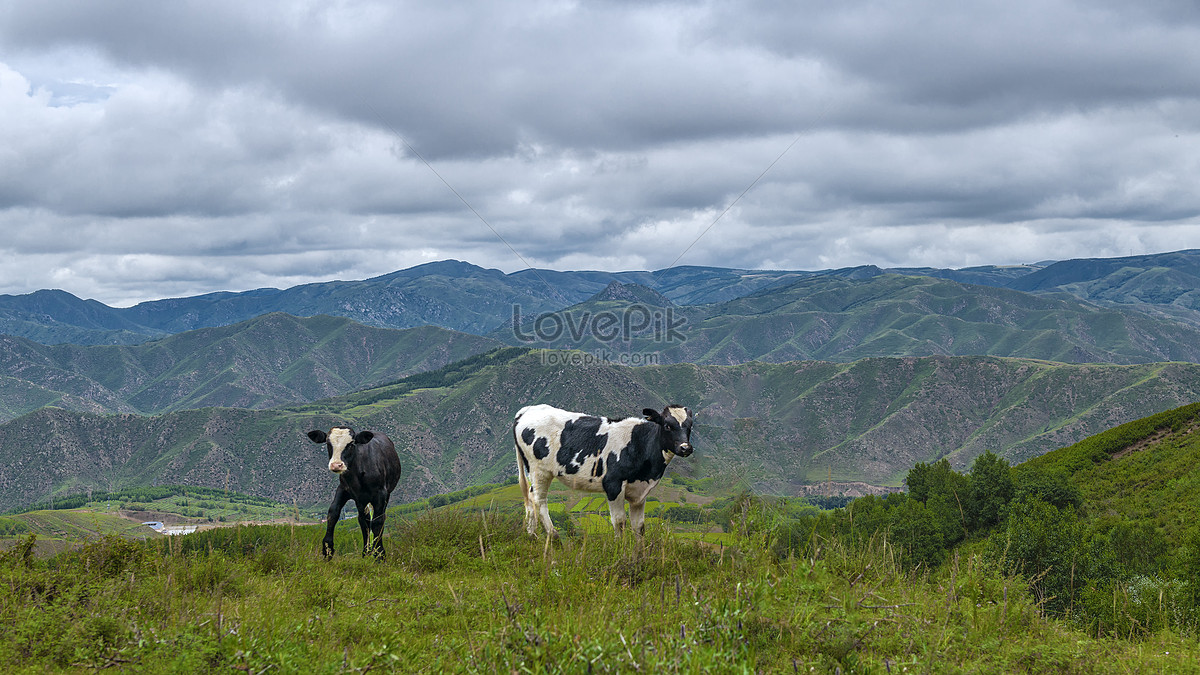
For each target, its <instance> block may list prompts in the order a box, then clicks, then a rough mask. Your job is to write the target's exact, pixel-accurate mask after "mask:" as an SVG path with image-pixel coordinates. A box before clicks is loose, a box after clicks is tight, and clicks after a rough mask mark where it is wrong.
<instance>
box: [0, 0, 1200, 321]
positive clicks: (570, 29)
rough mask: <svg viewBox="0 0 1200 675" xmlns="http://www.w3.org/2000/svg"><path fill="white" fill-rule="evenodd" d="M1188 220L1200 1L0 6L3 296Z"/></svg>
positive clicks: (904, 255) (1059, 240) (1163, 240)
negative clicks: (445, 263) (433, 264)
mask: <svg viewBox="0 0 1200 675" xmlns="http://www.w3.org/2000/svg"><path fill="white" fill-rule="evenodd" d="M422 158H423V159H422ZM768 169H769V170H768ZM764 172H765V173H764ZM756 181H757V182H756ZM747 188H749V189H747ZM743 193H744V195H743ZM739 197H740V198H739ZM731 205H732V207H731ZM1198 214H1200V5H1198V4H1197V3H1195V2H1194V1H1193V0H1178V1H1176V0H1141V1H1140V2H1136V3H1135V2H1128V1H1127V0H1119V1H1117V0H1114V1H1113V2H1104V1H1103V0H1088V1H1079V2H1070V1H1061V0H1004V1H1002V2H999V1H997V2H962V3H947V2H922V1H920V0H906V1H904V2H887V1H875V2H824V1H821V2H797V1H793V2H778V1H773V2H761V3H760V2H752V1H740V0H733V1H729V2H672V3H652V2H578V3H575V2H538V1H536V0H517V1H514V2H496V1H495V0H489V1H487V2H454V3H430V2H411V3H406V2H392V1H387V2H379V3H370V2H356V1H347V2H268V1H265V0H254V2H247V1H246V0H236V1H233V2H210V1H207V0H206V1H205V2H159V1H145V2H120V1H115V2H57V1H54V0H39V1H38V2H16V1H13V2H8V1H3V0H0V232H3V237H2V238H0V293H10V294H19V293H28V292H31V291H33V290H36V289H39V288H61V289H64V290H67V291H69V292H71V293H74V294H76V295H78V296H80V297H84V298H94V299H97V300H100V301H101V302H105V303H107V304H110V305H116V306H125V305H129V304H132V303H135V302H138V301H141V300H147V299H155V298H162V297H173V296H186V295H194V294H198V293H204V292H209V291H215V290H246V289H251V288H258V287H265V286H273V287H279V288H283V287H288V286H293V285H296V284H300V283H306V282H310V281H324V280H330V279H363V278H368V277H371V276H376V275H379V274H384V273H387V272H390V271H393V270H397V269H401V268H405V267H410V266H412V265H416V264H419V263H422V262H427V261H431V260H442V259H447V258H455V259H459V260H466V261H468V262H471V263H474V264H477V265H481V266H485V267H495V268H499V269H501V270H504V271H506V272H512V271H516V270H519V269H523V268H525V267H526V266H528V265H532V266H535V267H548V268H554V269H607V270H633V269H660V268H664V267H667V266H670V265H673V264H681V265H683V264H690V265H719V266H725V267H746V268H783V269H809V270H811V269H824V268H830V267H844V266H851V265H860V264H876V265H880V266H918V265H927V266H937V267H964V266H970V265H978V264H1009V263H1021V262H1034V261H1038V260H1045V259H1063V258H1072V257H1100V256H1105V257H1107V256H1122V255H1129V254H1140V253H1153V252H1161V251H1170V250H1178V249H1184V248H1200V215H1198Z"/></svg>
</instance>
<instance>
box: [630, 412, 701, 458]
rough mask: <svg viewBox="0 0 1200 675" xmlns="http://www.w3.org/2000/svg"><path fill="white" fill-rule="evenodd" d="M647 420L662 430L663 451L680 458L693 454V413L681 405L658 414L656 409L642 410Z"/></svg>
mask: <svg viewBox="0 0 1200 675" xmlns="http://www.w3.org/2000/svg"><path fill="white" fill-rule="evenodd" d="M642 414H643V415H645V416H646V419H648V420H650V421H651V422H654V423H655V424H657V425H658V426H659V428H661V429H662V443H663V451H664V452H670V453H672V454H675V455H679V456H680V457H687V456H688V455H690V454H692V443H691V439H692V419H693V416H692V411H691V410H688V409H687V408H685V407H683V406H681V405H669V406H667V407H665V408H663V410H662V412H658V411H657V410H655V409H654V408H646V409H644V410H642Z"/></svg>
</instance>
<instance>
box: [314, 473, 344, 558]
mask: <svg viewBox="0 0 1200 675" xmlns="http://www.w3.org/2000/svg"><path fill="white" fill-rule="evenodd" d="M348 501H350V495H349V494H348V493H347V492H346V491H345V490H343V489H342V486H341V485H340V484H339V485H338V487H337V489H336V490H334V491H333V502H332V503H331V504H330V505H329V515H328V516H326V518H325V539H324V540H322V541H321V554H322V555H324V556H325V557H326V558H330V557H332V556H333V528H335V527H337V524H338V519H339V518H341V517H342V507H344V506H345V505H346V502H348Z"/></svg>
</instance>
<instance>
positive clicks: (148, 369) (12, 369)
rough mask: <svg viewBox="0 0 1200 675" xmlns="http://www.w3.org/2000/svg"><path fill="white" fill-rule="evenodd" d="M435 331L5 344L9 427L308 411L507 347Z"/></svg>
mask: <svg viewBox="0 0 1200 675" xmlns="http://www.w3.org/2000/svg"><path fill="white" fill-rule="evenodd" d="M497 344H499V343H497V342H495V341H493V340H490V339H488V338H485V337H480V336H476V335H469V334H466V333H457V332H454V331H448V330H445V329H442V328H437V327H434V326H425V327H421V328H412V329H407V330H390V329H383V328H371V327H368V326H364V325H362V324H359V323H355V322H353V321H351V320H349V319H343V318H335V317H329V316H317V317H312V318H307V319H299V318H296V317H294V316H291V315H288V314H280V313H275V314H267V315H264V316H261V317H257V318H255V319H251V320H249V321H245V322H242V323H239V324H235V325H232V326H224V327H220V328H206V329H201V330H195V331H188V332H186V333H180V334H178V335H173V336H169V337H165V338H163V339H160V340H156V341H153V342H148V343H145V344H141V345H134V346H119V345H116V346H102V345H96V346H86V347H85V346H75V345H54V346H47V345H41V344H37V343H35V342H31V341H29V340H24V339H21V338H14V337H8V336H0V383H2V384H3V386H2V387H0V420H9V419H12V418H14V417H17V416H20V415H23V414H25V413H28V412H31V411H33V410H36V409H38V408H40V407H42V406H47V405H53V406H58V407H62V408H67V409H71V410H79V411H86V412H96V413H141V414H158V413H162V412H167V411H171V410H181V409H185V408H200V407H210V406H222V407H241V408H269V407H273V406H278V405H283V404H287V403H302V402H307V401H311V400H314V399H319V398H325V397H328V396H333V395H337V394H344V393H346V392H349V391H354V390H357V389H363V388H367V387H371V386H375V385H379V384H382V383H385V382H389V381H392V380H396V379H399V378H402V377H405V376H407V375H411V374H413V373H417V372H421V371H425V370H433V369H436V368H440V367H442V366H445V365H446V364H448V363H451V362H454V361H458V360H460V359H463V358H466V357H468V356H471V355H473V354H477V353H480V352H483V351H487V350H488V349H492V348H494V347H495V346H497Z"/></svg>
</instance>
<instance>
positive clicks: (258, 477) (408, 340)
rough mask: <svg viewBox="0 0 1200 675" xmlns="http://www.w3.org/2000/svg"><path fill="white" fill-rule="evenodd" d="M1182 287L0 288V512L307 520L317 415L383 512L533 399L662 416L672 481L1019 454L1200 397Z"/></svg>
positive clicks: (385, 281)
mask: <svg viewBox="0 0 1200 675" xmlns="http://www.w3.org/2000/svg"><path fill="white" fill-rule="evenodd" d="M1197 288H1200V251H1179V252H1175V253H1169V254H1160V255H1155V256H1133V257H1129V258H1114V259H1096V260H1073V261H1060V262H1041V263H1035V264H1031V265H1023V266H984V267H977V268H969V269H963V270H936V269H924V268H921V269H913V268H909V269H902V270H885V269H880V268H877V267H873V266H863V267H856V268H848V269H841V270H825V271H820V272H805V271H755V270H729V269H722V268H707V267H679V268H671V269H668V270H660V271H658V272H618V273H610V272H555V271H550V270H532V269H530V270H525V271H522V272H517V273H513V274H504V273H502V272H500V271H498V270H487V269H483V268H480V267H476V266H474V265H470V264H467V263H462V262H457V261H445V262H441V263H430V264H427V265H422V266H418V267H415V268H412V269H409V270H402V271H399V272H395V273H393V274H389V275H384V276H382V277H376V278H374V279H368V280H364V281H343V282H329V283H324V284H309V285H305V286H298V287H295V288H291V289H286V290H276V289H259V290H254V291H247V292H239V293H232V292H230V293H215V294H209V295H204V296H197V297H193V298H179V299H169V300H158V301H152V302H147V303H142V304H140V305H136V306H134V307H130V308H123V309H122V308H111V307H107V306H106V305H103V304H102V303H99V302H96V301H94V300H80V299H79V298H76V297H74V296H72V295H70V294H67V293H64V292H62V291H51V290H46V291H38V292H36V293H31V294H28V295H23V296H0V332H3V333H6V335H0V422H3V433H0V461H2V462H3V463H2V464H0V492H2V494H3V496H0V508H7V507H13V506H20V505H21V504H22V503H26V502H31V501H35V500H37V499H39V498H43V497H45V496H46V494H47V493H48V492H49V491H50V490H54V491H56V492H59V493H63V492H72V491H76V490H79V489H85V488H88V487H92V488H98V489H105V490H113V489H118V488H122V487H130V486H136V485H142V484H152V483H163V482H175V483H188V484H197V485H207V486H211V487H230V488H232V489H237V490H239V491H242V492H247V493H250V494H256V495H262V496H269V497H273V498H276V499H284V500H289V501H290V500H296V501H298V502H302V503H306V504H307V503H312V502H315V501H320V500H321V499H323V498H324V497H325V496H326V495H325V492H327V491H328V490H329V489H331V484H330V482H329V476H328V475H327V474H328V472H327V471H325V470H324V469H323V468H322V466H321V463H320V462H319V461H314V458H313V456H312V452H311V450H312V448H310V447H308V445H306V444H305V443H303V442H301V441H302V440H303V432H305V431H307V430H309V429H310V428H315V427H323V426H325V427H327V426H330V425H332V424H335V423H351V424H354V425H356V426H361V427H374V428H378V429H384V430H387V431H388V433H389V434H390V435H393V438H395V439H396V440H397V447H398V448H400V449H401V452H402V456H403V459H404V462H405V466H406V477H405V480H404V481H403V482H402V484H401V488H400V490H401V495H402V496H401V497H398V498H417V497H423V496H427V495H429V494H433V493H437V492H443V491H447V490H453V489H458V488H462V487H465V486H468V485H471V484H473V483H475V482H480V481H486V480H494V479H498V478H502V477H504V476H507V475H508V474H509V473H511V471H512V467H511V466H510V464H511V461H510V458H509V455H510V454H511V447H510V445H511V441H510V440H509V439H508V438H507V434H508V426H509V424H510V420H511V415H512V413H513V412H514V411H515V410H516V409H517V408H519V407H520V406H521V405H525V404H527V403H532V402H553V403H556V404H558V405H560V406H563V407H567V408H573V409H578V410H587V411H592V412H597V413H601V414H609V415H618V416H619V415H622V414H632V413H635V412H636V411H637V410H640V409H641V408H642V407H646V406H656V405H661V404H664V403H667V402H682V403H685V404H687V405H689V406H691V407H693V409H694V410H696V411H698V414H699V415H700V418H699V419H700V421H699V423H698V427H697V442H698V444H699V445H701V446H707V448H708V449H707V451H706V452H700V453H698V460H697V461H694V462H687V463H685V462H681V463H680V464H681V466H680V467H679V469H678V470H679V471H681V472H684V473H688V472H693V473H701V472H711V471H726V472H729V471H732V472H735V473H737V474H738V475H741V476H744V478H745V479H746V480H747V481H748V482H751V483H752V484H754V485H756V486H758V487H759V488H761V489H764V490H771V491H780V492H791V493H795V492H797V491H799V490H800V486H801V485H803V484H812V483H816V482H823V481H826V480H829V479H833V480H840V481H866V482H870V483H873V484H876V485H892V486H894V485H898V484H899V482H900V480H901V479H902V478H903V475H904V474H905V472H906V471H907V470H908V469H909V468H911V466H912V465H913V463H915V462H919V461H934V460H936V459H939V458H941V457H949V458H950V459H951V460H952V461H953V462H954V463H955V465H956V466H960V467H966V466H968V465H969V462H970V461H971V460H972V459H973V458H974V457H975V456H976V455H978V454H979V453H981V452H983V451H984V450H987V449H991V450H994V451H996V452H999V453H1001V454H1002V455H1003V456H1005V457H1006V458H1008V459H1010V460H1011V461H1014V462H1015V461H1020V460H1023V459H1027V458H1030V457H1034V456H1037V455H1039V454H1041V453H1043V452H1046V451H1048V450H1052V449H1054V448H1056V447H1060V446H1062V445H1067V444H1070V443H1073V442H1075V441H1077V440H1079V439H1081V438H1083V437H1084V436H1086V435H1088V434H1092V433H1096V432H1098V431H1101V430H1103V429H1105V428H1108V427H1110V426H1114V425H1117V424H1121V423H1124V422H1128V421H1129V420H1132V419H1137V418H1139V417H1144V416H1145V415H1149V414H1152V413H1155V412H1158V411H1161V410H1165V409H1168V408H1172V407H1175V406H1178V405H1182V404H1185V403H1190V402H1192V401H1195V400H1197V397H1198V394H1200V371H1198V370H1197V369H1198V368H1200V366H1198V365H1195V364H1198V363H1200V320H1197V317H1200V305H1198V302H1197V291H1196V289H1197ZM514 307H515V308H516V310H514ZM505 344H507V345H510V346H509V347H505V348H500V347H501V345H505ZM565 350H573V351H565ZM625 357H629V358H625ZM621 364H625V365H648V367H637V368H630V367H624V366H623V365H621ZM31 436H32V437H33V438H38V439H42V441H41V442H39V443H37V444H36V445H35V446H34V449H31V447H30V445H29V443H28V440H27V439H29V438H30V437H31ZM23 439H25V440H23ZM297 439H300V440H297ZM672 470H673V471H674V470H676V469H675V468H674V467H673V469H672Z"/></svg>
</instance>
